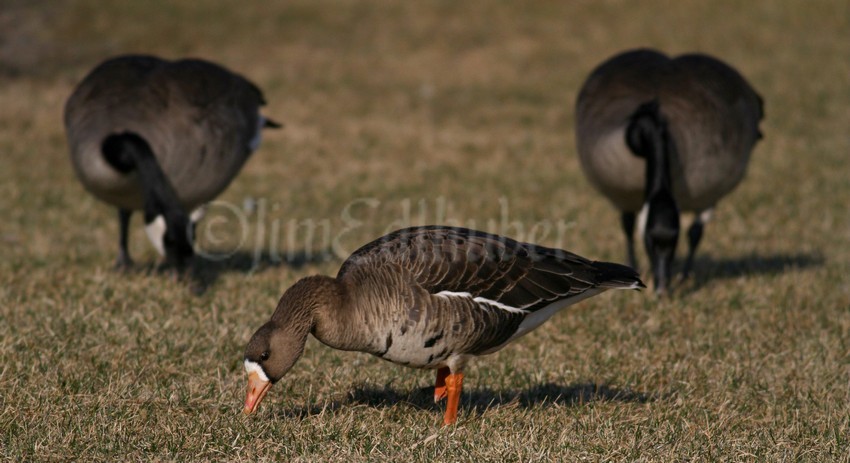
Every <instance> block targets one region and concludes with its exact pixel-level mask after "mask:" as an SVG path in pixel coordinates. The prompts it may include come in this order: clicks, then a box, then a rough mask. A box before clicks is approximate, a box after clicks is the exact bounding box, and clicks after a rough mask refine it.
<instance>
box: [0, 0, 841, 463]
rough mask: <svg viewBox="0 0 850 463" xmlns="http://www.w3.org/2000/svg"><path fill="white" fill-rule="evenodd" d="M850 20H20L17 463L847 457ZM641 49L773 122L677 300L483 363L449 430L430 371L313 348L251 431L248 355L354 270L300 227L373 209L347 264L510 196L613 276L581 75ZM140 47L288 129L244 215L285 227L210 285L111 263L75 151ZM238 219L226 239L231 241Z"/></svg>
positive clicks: (13, 177) (465, 16)
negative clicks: (89, 109) (254, 92)
mask: <svg viewBox="0 0 850 463" xmlns="http://www.w3.org/2000/svg"><path fill="white" fill-rule="evenodd" d="M848 14H850V11H848V7H847V5H845V4H843V2H831V3H830V2H802V1H796V2H795V1H785V2H745V3H741V2H732V1H716V2H694V1H683V2H660V1H651V2H640V4H635V3H629V2H622V1H602V2H595V1H594V2H590V1H581V2H534V3H533V4H530V5H525V4H520V3H519V2H516V3H515V4H514V3H509V2H498V3H497V2H483V1H469V2H451V1H443V2H385V1H382V2H360V1H344V2H337V1H312V0H311V1H295V2H285V3H284V2H280V3H279V4H270V2H239V5H238V6H237V5H236V3H233V2H229V1H221V0H217V1H210V2H203V3H201V2H189V1H178V2H165V1H154V2H135V1H129V0H127V1H116V2H99V1H93V0H69V1H66V2H61V3H58V2H46V1H37V2H24V1H18V0H12V1H9V0H7V1H4V2H2V7H0V153H2V155H0V156H2V161H0V163H1V164H0V165H2V168H0V211H2V216H0V217H2V226H0V245H2V249H3V255H2V259H0V283H2V285H0V431H2V432H0V458H2V459H5V460H8V461H33V460H79V461H89V460H208V459H213V460H228V461H229V460H291V459H299V458H300V459H303V460H325V461H360V460H364V461H365V460H379V459H380V460H389V461H432V460H437V461H455V460H463V461H467V460H475V461H503V460H506V459H507V460H521V461H529V460H561V461H574V460H580V459H584V460H594V461H599V460H602V461H608V460H615V461H623V460H625V461H637V460H646V461H674V460H675V461H679V460H696V461H715V460H717V461H730V460H731V461H848V458H850V457H848V455H849V454H848V452H850V441H849V440H850V423H849V422H848V421H850V405H848V404H850V397H848V395H850V394H849V393H848V391H849V390H850V388H848V385H850V384H849V383H850V346H848V339H850V280H848V277H847V275H848V271H850V214H848V199H850V182H848V173H850V162H848V153H850V138H848V137H850V129H848V128H850V109H848V108H850V86H848V76H850V61H848V60H847V57H848V56H850V40H848V37H850V28H848V25H847V18H848ZM641 45H648V46H654V47H658V48H661V49H664V50H667V51H669V52H673V53H677V52H684V51H690V50H701V51H705V52H709V53H712V54H715V55H717V56H720V57H722V58H724V59H725V60H727V61H728V62H730V63H732V64H733V65H735V66H736V67H738V68H739V69H740V70H741V71H742V72H743V73H744V74H745V75H746V76H748V78H749V79H750V81H751V82H752V83H753V84H754V86H755V87H757V88H758V89H759V91H760V92H761V93H762V95H763V96H764V98H765V100H766V103H767V120H766V121H765V123H764V126H763V131H764V132H765V134H766V138H765V140H764V141H763V142H762V143H761V144H760V145H759V146H758V147H757V149H756V152H755V155H754V158H753V161H752V164H751V167H750V170H749V174H748V178H747V180H746V181H745V183H744V184H743V185H742V186H741V187H740V188H739V189H738V190H737V191H736V192H734V193H733V194H732V196H731V197H729V198H728V199H727V200H726V201H724V202H723V203H721V206H720V207H719V209H718V213H717V215H716V219H715V221H714V222H712V223H711V224H710V225H709V226H708V228H707V234H706V238H705V240H704V243H703V246H702V249H701V253H700V255H699V259H698V266H697V274H696V278H695V280H694V281H692V282H691V283H690V284H689V285H688V286H687V287H686V288H683V290H682V291H681V292H680V294H679V295H678V296H677V297H675V298H673V299H672V300H668V301H656V300H654V299H653V298H652V297H650V296H649V294H637V293H631V292H630V293H628V294H606V295H604V296H601V297H597V298H594V299H592V300H588V301H587V302H585V303H582V305H581V306H579V307H576V308H575V310H572V311H571V312H570V313H565V314H562V315H560V316H559V317H557V318H556V319H555V320H553V321H552V322H550V323H549V324H547V325H545V326H544V327H542V328H541V329H540V330H538V331H537V332H536V333H534V334H532V335H530V336H528V337H526V338H523V339H522V340H521V341H520V342H518V343H516V344H515V345H513V346H511V347H509V348H507V349H505V350H504V351H502V352H500V353H498V354H496V355H493V356H490V357H487V358H484V359H482V360H481V361H480V362H478V363H476V364H475V365H473V366H471V367H470V368H469V370H468V371H467V381H466V384H467V388H466V391H465V393H464V396H463V398H462V410H461V415H460V423H459V425H458V426H456V427H452V428H449V429H441V428H440V427H439V423H440V421H441V412H440V410H439V408H438V407H436V406H434V405H433V404H431V403H430V401H429V397H430V395H429V392H428V391H427V390H424V389H423V388H426V387H428V386H429V385H430V384H431V381H432V379H433V378H432V374H431V373H430V372H422V371H417V370H409V369H404V368H401V367H396V366H393V365H391V364H388V363H385V362H382V361H380V360H377V359H375V358H372V357H369V356H366V355H364V354H355V353H342V352H337V351H332V350H330V349H328V348H326V347H324V346H322V345H320V344H319V343H317V342H315V341H313V340H311V341H310V343H309V344H308V347H307V353H306V355H305V357H304V358H303V359H302V360H301V362H300V363H299V364H298V365H297V366H296V367H295V369H293V371H292V372H291V373H290V375H289V376H287V378H285V379H284V380H283V381H281V383H280V384H278V385H276V386H275V388H274V389H273V390H272V391H271V393H270V394H269V396H268V398H267V399H266V403H265V404H264V406H263V408H262V410H261V413H260V414H259V416H254V417H250V418H245V417H243V416H241V415H240V406H241V400H242V398H243V397H242V394H243V387H244V384H243V382H244V377H243V372H242V370H241V364H240V362H241V358H240V356H241V352H242V348H243V346H244V343H245V342H246V341H247V339H248V337H249V335H250V334H251V332H252V331H253V329H254V328H256V327H257V326H258V325H259V324H260V323H261V322H262V321H263V320H265V319H266V318H267V317H268V316H269V314H270V313H271V311H272V310H273V307H274V304H275V303H276V300H277V298H278V297H279V295H280V293H281V292H282V290H283V289H284V288H285V287H287V286H288V285H289V284H291V283H292V282H293V281H294V280H295V279H297V278H299V277H301V276H303V275H307V274H311V273H319V272H321V273H334V272H335V271H336V270H337V268H338V266H339V263H340V261H339V260H338V259H336V258H334V259H331V260H329V261H325V260H322V259H321V256H322V255H321V254H320V253H321V252H323V251H326V250H327V248H328V246H329V245H330V244H331V243H326V242H323V241H322V240H319V239H316V240H314V241H313V242H308V240H307V238H306V236H305V233H304V231H303V229H302V230H301V232H299V233H296V234H293V233H290V232H288V231H287V230H288V229H287V227H288V226H290V223H292V224H296V225H297V224H298V223H301V222H304V221H309V220H312V221H314V223H315V224H321V223H326V224H327V225H328V226H329V230H330V232H331V235H332V236H333V237H336V236H337V235H339V234H340V233H342V231H343V230H346V229H347V228H346V224H347V222H346V220H345V217H344V215H343V212H344V210H345V208H346V206H347V205H349V204H351V203H352V201H354V200H355V199H357V198H366V199H369V200H371V201H373V202H372V203H366V202H362V203H359V204H358V205H357V207H355V208H354V209H352V213H353V214H354V217H355V218H357V219H359V220H361V221H362V224H360V226H358V227H356V228H353V229H351V230H349V231H348V232H347V233H346V234H344V235H343V236H342V237H341V238H340V240H339V241H338V242H337V243H336V247H335V248H333V247H332V248H331V251H334V250H336V251H337V252H342V251H351V250H352V249H354V247H356V246H358V245H359V244H362V243H363V242H365V241H367V240H369V239H371V238H374V237H375V236H377V235H378V234H380V233H382V232H384V231H386V230H387V229H388V228H394V227H396V226H400V225H404V223H402V222H405V221H407V220H405V201H410V204H411V210H412V212H411V214H410V220H409V222H412V223H414V224H418V223H423V222H425V223H427V222H433V221H437V220H441V221H446V220H453V221H457V222H459V223H463V224H469V223H470V221H472V223H473V224H475V225H476V226H477V227H479V228H485V229H488V230H489V231H495V232H499V231H504V230H503V227H502V223H501V214H502V210H503V205H502V203H501V202H500V198H505V201H506V204H507V207H508V211H509V212H508V214H509V217H508V218H509V220H510V221H518V222H519V223H520V224H522V226H523V227H524V228H523V229H522V230H516V229H515V230H514V231H513V232H512V233H511V234H514V235H516V234H518V233H519V232H521V233H520V234H522V235H524V236H520V237H521V238H528V237H529V236H531V237H532V238H535V239H536V240H538V241H541V242H543V243H544V244H550V245H551V244H561V245H562V246H564V247H566V248H568V249H570V250H573V251H575V252H578V253H581V254H583V255H586V256H589V257H593V258H597V259H615V260H618V259H619V258H620V257H621V256H622V255H623V253H624V251H623V244H622V237H621V235H620V231H619V227H618V225H617V223H618V222H617V216H616V214H615V212H614V211H613V210H612V209H611V208H610V207H609V205H608V204H607V203H606V202H605V201H604V200H603V199H602V198H601V197H600V196H598V195H597V194H595V193H594V192H593V191H592V190H591V188H590V187H589V185H588V184H587V182H586V181H585V180H584V179H583V177H582V176H581V174H580V172H579V169H578V164H577V160H576V156H575V148H574V138H573V133H572V123H573V109H572V105H573V100H574V97H575V93H576V91H577V89H578V87H579V85H580V84H581V82H582V81H583V79H584V78H585V76H586V75H587V73H588V72H589V71H590V69H592V68H593V67H594V66H595V65H596V64H597V63H599V62H600V61H601V60H603V59H605V58H606V57H608V56H609V55H611V54H613V53H615V52H617V51H620V50H622V49H625V48H631V47H635V46H641ZM131 51H132V52H139V51H144V52H149V53H155V54H160V55H163V56H167V57H176V56H182V55H193V56H202V57H205V58H208V59H211V60H215V61H218V62H221V63H224V64H226V65H228V66H229V67H231V68H233V69H235V70H239V71H240V72H242V73H244V74H245V75H247V76H248V77H250V78H251V79H253V80H254V81H255V82H257V83H258V84H259V85H260V86H261V87H263V88H264V89H265V92H266V95H267V97H268V100H269V107H268V111H267V112H268V113H269V114H271V115H273V116H274V117H276V118H278V119H280V120H282V121H283V122H285V123H286V129H285V130H283V131H280V132H277V133H270V134H269V136H268V138H267V140H266V143H265V145H264V146H263V147H262V148H261V150H260V151H259V152H258V153H257V154H256V156H255V157H254V158H253V159H252V160H251V161H250V162H249V164H248V165H247V166H246V168H245V170H244V171H243V173H242V174H241V176H240V177H238V178H237V180H236V181H235V182H234V183H233V185H232V186H231V187H230V189H229V190H228V191H227V192H226V193H225V194H224V195H223V197H222V200H224V201H227V202H228V203H231V204H235V205H237V206H238V207H240V208H241V207H242V205H243V202H244V200H245V198H254V199H256V200H258V202H257V204H258V205H262V204H265V209H263V208H262V207H260V208H258V209H257V212H254V213H253V214H251V215H250V216H249V219H250V222H249V226H248V229H249V231H250V237H249V238H247V239H246V241H245V242H244V243H243V245H242V247H241V248H239V252H238V253H237V254H236V255H234V256H232V257H230V258H228V259H225V260H223V261H219V262H212V263H209V264H208V268H207V270H206V276H207V277H208V278H209V279H210V280H211V283H212V285H211V287H210V288H209V290H208V291H207V292H206V293H205V294H203V295H202V296H200V297H195V296H192V295H191V294H190V293H189V292H188V291H187V290H186V288H185V287H184V286H182V285H181V284H178V283H174V282H172V281H170V280H169V279H168V278H167V277H166V276H164V275H159V274H156V273H155V272H150V271H145V269H149V268H150V264H149V263H151V262H153V261H154V259H155V256H154V253H153V251H152V250H151V249H150V248H149V247H148V246H147V244H146V243H145V242H144V237H143V233H142V232H141V230H138V229H135V230H134V232H133V234H132V237H131V238H132V247H131V251H132V252H133V253H134V255H135V256H136V258H137V260H139V261H141V262H142V264H143V265H142V266H143V271H140V272H136V273H133V274H130V275H118V274H115V273H113V272H112V271H111V263H112V260H113V258H114V257H115V248H116V246H115V241H116V237H117V224H116V220H115V218H114V215H115V214H114V212H113V211H112V210H110V209H109V208H108V207H106V206H104V205H103V204H100V203H98V202H97V201H96V200H94V199H93V198H92V197H91V196H89V195H88V194H86V193H85V192H84V191H83V189H82V188H81V187H80V185H79V184H78V183H77V182H76V180H75V179H74V176H73V173H72V171H71V168H70V163H69V162H68V159H67V153H66V146H65V141H64V134H63V131H62V125H61V109H62V105H63V103H64V100H65V98H66V97H67V96H68V94H69V93H70V91H71V89H72V87H73V85H74V84H75V83H76V82H77V81H78V80H79V79H80V78H81V77H82V76H83V75H84V73H85V72H87V71H88V70H89V69H90V68H91V67H92V66H94V65H95V64H96V63H97V62H99V61H100V60H101V59H103V58H105V57H106V56H108V55H112V54H117V53H124V52H131ZM420 201H422V204H424V205H425V206H426V210H425V213H424V216H421V217H420V216H419V215H418V214H419V212H418V211H419V204H420ZM440 208H443V209H440ZM260 210H264V211H265V212H264V214H265V217H264V218H263V219H259V218H258V216H259V214H260V212H259V211H260ZM440 210H443V211H444V212H443V213H441V212H440ZM440 214H442V215H440ZM136 220H137V221H138V218H136ZM323 221H325V222H323ZM135 223H136V225H137V224H138V222H135ZM257 223H260V224H262V229H263V230H264V231H265V234H266V235H265V237H264V238H263V239H262V240H257V239H256V233H257V229H258V226H257ZM546 223H549V224H550V225H552V226H553V227H556V226H557V224H559V223H560V224H562V228H563V230H565V233H564V235H563V239H562V241H561V242H560V243H559V242H558V240H557V238H556V236H555V234H554V232H550V234H548V235H543V234H542V233H538V234H537V235H530V233H531V230H530V227H531V226H532V225H533V224H546ZM275 224H277V225H275ZM235 225H236V224H235V223H233V222H231V223H230V224H229V227H230V228H227V227H222V228H220V229H219V231H221V232H222V233H223V232H224V231H226V230H229V231H228V233H227V234H226V239H225V242H223V243H220V244H219V245H218V246H217V247H216V249H218V250H224V249H227V248H228V247H229V246H234V245H236V244H237V243H238V236H237V233H236V232H234V231H233V230H234V228H233V227H235ZM349 225H350V224H349ZM541 226H542V225H541ZM275 227H280V228H278V229H275ZM137 228H139V227H137ZM540 230H542V229H540V228H538V232H539V231H540ZM270 237H275V239H276V240H277V242H275V241H273V240H270ZM288 239H289V240H291V241H287V240H288ZM257 246H259V248H258V249H260V250H261V251H262V253H263V254H262V257H263V259H262V262H261V265H259V266H258V267H255V266H254V265H253V262H252V261H253V250H254V249H255V248H257ZM305 251H309V252H306V254H309V255H305ZM276 252H278V253H279V254H281V255H282V257H283V258H286V254H287V253H290V254H291V256H290V257H289V258H288V260H287V259H284V261H283V262H276V261H275V260H274V259H272V258H273V257H276V256H275V253H276ZM307 257H309V258H307ZM146 263H148V264H147V266H145V265H146Z"/></svg>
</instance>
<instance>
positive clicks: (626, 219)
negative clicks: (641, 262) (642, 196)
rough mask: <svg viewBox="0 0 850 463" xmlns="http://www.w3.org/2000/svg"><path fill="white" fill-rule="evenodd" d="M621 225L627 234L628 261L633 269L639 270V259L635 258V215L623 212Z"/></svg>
mask: <svg viewBox="0 0 850 463" xmlns="http://www.w3.org/2000/svg"><path fill="white" fill-rule="evenodd" d="M620 225H622V226H623V233H625V234H626V259H627V262H628V264H629V267H631V268H635V269H636V268H637V258H636V257H635V213H634V212H623V213H622V214H620Z"/></svg>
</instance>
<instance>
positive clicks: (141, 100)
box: [65, 55, 279, 270]
mask: <svg viewBox="0 0 850 463" xmlns="http://www.w3.org/2000/svg"><path fill="white" fill-rule="evenodd" d="M263 104H265V101H264V100H263V95H262V93H261V92H260V90H259V89H258V88H257V87H256V86H255V85H254V84H252V83H251V82H249V81H247V80H246V79H245V78H243V77H242V76H240V75H238V74H234V73H232V72H230V71H228V70H227V69H225V68H223V67H221V66H218V65H216V64H213V63H210V62H207V61H202V60H198V59H185V60H180V61H166V60H163V59H159V58H156V57H153V56H139V55H130V56H120V57H116V58H113V59H109V60H107V61H105V62H103V63H102V64H100V65H99V66H97V67H96V68H95V69H94V70H93V71H91V73H89V75H88V76H86V78H85V79H83V81H82V82H80V84H79V85H78V86H77V88H76V89H75V90H74V92H73V94H72V95H71V96H70V98H68V102H67V103H66V105H65V129H66V131H67V135H68V144H69V145H70V149H71V161H72V163H73V166H74V170H75V171H76V173H77V177H79V179H80V181H81V182H82V184H83V186H85V188H86V189H87V190H88V191H89V192H91V193H92V194H93V195H95V196H96V197H97V198H98V199H100V200H102V201H105V202H107V203H109V204H112V205H113V206H115V207H117V208H118V217H119V221H120V228H121V231H120V241H119V245H120V246H119V254H118V266H119V267H124V266H129V265H130V264H131V263H132V260H131V259H130V255H129V253H128V251H127V227H128V224H129V221H130V216H131V214H132V211H134V210H138V209H141V210H143V211H144V219H145V224H146V227H145V229H146V230H145V231H146V232H147V234H148V237H149V238H150V239H151V242H152V243H153V244H154V247H156V249H157V250H158V251H159V252H160V254H162V255H164V256H165V257H166V259H167V261H169V262H171V263H172V264H174V265H175V266H176V267H177V268H178V269H179V270H182V269H183V268H185V266H186V264H187V263H188V261H189V260H190V259H191V257H192V255H193V251H192V239H193V238H192V236H191V235H192V228H193V227H191V226H190V225H192V224H194V222H196V221H197V220H198V219H199V218H200V216H201V215H202V214H201V211H202V209H198V208H199V207H200V206H202V205H203V204H205V203H207V202H208V201H210V200H212V199H213V198H215V197H216V196H217V195H218V194H219V193H221V191H222V190H224V189H225V188H226V187H227V185H228V184H229V183H230V181H231V180H232V179H233V177H235V176H236V174H238V173H239V170H240V169H241V168H242V165H243V164H244V163H245V161H246V160H247V159H248V157H249V156H250V154H251V152H252V151H253V150H255V149H256V148H257V147H258V146H259V143H260V131H261V129H262V128H263V127H279V125H278V124H276V123H274V122H272V121H270V120H268V119H265V118H264V117H263V116H262V115H261V114H260V112H259V108H260V106H262V105H263ZM189 211H194V212H192V213H191V214H190V213H189Z"/></svg>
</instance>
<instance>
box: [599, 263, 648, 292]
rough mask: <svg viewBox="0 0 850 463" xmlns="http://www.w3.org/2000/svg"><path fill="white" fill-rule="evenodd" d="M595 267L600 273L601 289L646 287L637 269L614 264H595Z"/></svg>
mask: <svg viewBox="0 0 850 463" xmlns="http://www.w3.org/2000/svg"><path fill="white" fill-rule="evenodd" d="M593 267H594V268H596V270H597V271H598V272H599V280H598V281H599V287H600V288H608V289H641V288H646V285H644V284H643V282H642V281H641V280H640V275H639V274H638V273H637V271H635V269H633V268H631V267H629V266H627V265H622V264H615V263H613V262H594V263H593Z"/></svg>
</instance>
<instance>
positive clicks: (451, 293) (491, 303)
mask: <svg viewBox="0 0 850 463" xmlns="http://www.w3.org/2000/svg"><path fill="white" fill-rule="evenodd" d="M435 296H440V297H444V298H446V299H448V298H450V297H465V298H470V299H472V300H473V301H475V302H477V303H479V304H486V305H488V306H491V307H496V308H497V309H502V310H504V311H506V312H511V313H519V314H527V313H528V311H527V310H522V309H518V308H516V307H511V306H509V305H507V304H502V303H501V302H496V301H493V300H490V299H487V298H486V297H472V294H470V293H460V292H455V291H440V292H439V293H437V294H435Z"/></svg>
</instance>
